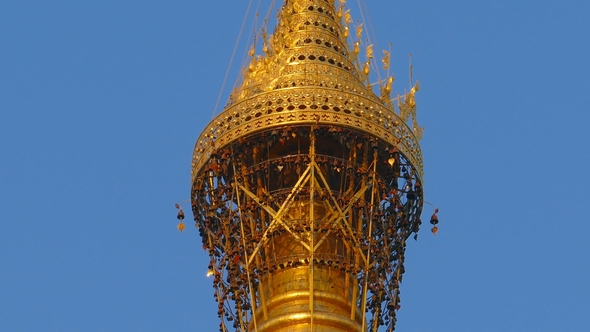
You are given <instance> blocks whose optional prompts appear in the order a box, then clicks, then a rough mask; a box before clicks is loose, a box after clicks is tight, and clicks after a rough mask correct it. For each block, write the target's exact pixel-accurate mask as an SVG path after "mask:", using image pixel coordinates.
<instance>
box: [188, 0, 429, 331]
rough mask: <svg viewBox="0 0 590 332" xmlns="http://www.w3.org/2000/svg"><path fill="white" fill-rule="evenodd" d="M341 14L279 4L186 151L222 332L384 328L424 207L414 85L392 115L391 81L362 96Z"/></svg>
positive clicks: (297, 3)
mask: <svg viewBox="0 0 590 332" xmlns="http://www.w3.org/2000/svg"><path fill="white" fill-rule="evenodd" d="M344 5H345V1H344V0H339V1H338V4H336V3H335V1H334V0H285V1H284V3H283V6H282V8H281V9H280V10H279V12H278V20H277V26H276V28H275V30H274V32H273V33H272V34H270V35H269V36H266V33H263V36H262V39H263V40H262V54H259V55H257V54H256V52H255V50H256V49H255V47H253V48H252V49H251V52H250V57H251V62H250V63H249V64H248V65H247V66H246V67H245V68H244V69H243V76H242V81H241V84H239V85H238V86H237V88H236V89H235V91H234V92H233V93H232V96H231V97H230V101H229V102H228V104H227V106H226V107H225V109H224V110H223V111H222V112H221V114H219V115H218V116H217V117H216V118H215V119H214V120H213V121H212V122H211V123H210V124H209V125H208V126H207V127H206V129H205V130H204V132H203V133H202V134H201V136H200V137H199V139H198V141H197V143H196V146H195V150H194V155H193V164H192V195H191V200H192V210H193V214H194V220H195V223H196V226H197V228H198V229H199V233H200V235H201V236H202V243H203V248H204V249H205V250H206V251H207V252H208V253H209V256H210V265H209V268H208V270H209V271H210V274H211V275H212V276H213V278H214V280H213V283H214V287H215V297H216V300H217V302H218V310H219V311H218V314H219V317H220V318H221V325H220V331H222V332H225V331H229V330H235V331H240V332H246V331H256V332H287V331H289V332H303V331H314V332H327V331H340V332H345V331H346V332H361V331H362V332H364V331H373V332H376V331H378V330H379V329H380V328H381V326H383V328H385V329H386V330H387V331H393V329H394V327H395V313H396V311H397V310H398V309H399V308H400V305H399V283H400V282H401V278H402V275H403V271H404V252H405V245H406V239H407V238H408V237H410V236H411V235H412V234H416V233H417V232H418V230H419V227H420V224H421V221H420V218H419V216H420V214H421V211H422V206H423V194H422V154H421V150H420V146H419V144H418V142H419V138H420V137H421V135H422V129H421V127H419V126H418V124H417V122H416V118H415V114H416V103H415V98H414V94H415V93H416V92H417V91H418V88H419V86H418V85H416V86H415V87H414V88H412V90H411V91H410V93H408V94H406V95H405V96H404V97H403V98H398V106H397V107H398V108H399V110H397V111H396V109H394V107H396V105H394V103H392V102H391V98H390V93H391V90H392V84H393V76H390V77H389V78H387V79H385V80H384V81H383V82H379V86H380V90H381V96H377V95H375V94H374V93H373V91H372V89H371V88H370V86H369V85H368V80H369V74H370V69H369V68H370V66H371V64H372V63H373V61H375V60H374V56H373V49H372V45H368V46H366V62H361V61H360V60H359V59H358V55H359V53H360V43H359V42H355V43H353V44H352V47H350V45H349V42H348V38H349V30H350V29H351V26H350V25H351V23H352V18H351V14H350V11H349V10H347V9H345V6H344ZM354 29H355V30H356V35H361V34H362V27H361V26H360V25H359V26H357V27H356V28H354ZM353 34H355V33H353ZM357 38H359V39H360V37H358V36H357ZM386 55H387V57H386V58H387V59H386V60H387V66H389V55H388V53H386ZM384 63H385V61H384ZM374 68H375V67H374ZM410 116H411V117H412V120H411V121H410ZM183 226H184V225H183ZM416 236H417V234H416Z"/></svg>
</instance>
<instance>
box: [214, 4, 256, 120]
mask: <svg viewBox="0 0 590 332" xmlns="http://www.w3.org/2000/svg"><path fill="white" fill-rule="evenodd" d="M252 1H253V0H250V3H249V4H248V9H247V10H246V15H245V16H244V20H243V21H242V28H241V29H240V34H239V35H238V39H237V40H236V45H235V46H234V51H233V53H232V56H231V59H230V61H229V66H228V67H227V71H226V72H225V78H224V79H223V84H222V85H221V90H220V91H219V96H217V102H216V103H215V108H214V109H213V114H212V116H211V119H213V118H214V117H215V114H216V113H217V108H218V107H219V101H220V100H221V95H222V93H223V90H224V89H225V83H226V82H227V78H228V77H229V72H230V70H231V67H232V63H233V62H234V57H235V55H236V52H237V49H238V45H239V43H240V39H241V38H242V32H243V31H244V26H245V25H246V20H247V18H248V14H249V13H250V7H251V6H252Z"/></svg>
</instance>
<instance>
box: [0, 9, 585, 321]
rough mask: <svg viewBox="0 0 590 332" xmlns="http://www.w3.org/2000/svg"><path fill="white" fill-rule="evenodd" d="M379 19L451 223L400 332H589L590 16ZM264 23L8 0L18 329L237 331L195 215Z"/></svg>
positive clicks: (429, 195)
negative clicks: (180, 219) (194, 168)
mask: <svg viewBox="0 0 590 332" xmlns="http://www.w3.org/2000/svg"><path fill="white" fill-rule="evenodd" d="M268 2H269V1H263V4H262V6H263V7H265V6H267V5H268ZM350 2H351V5H353V4H356V1H350ZM366 2H367V7H368V9H369V13H370V17H371V24H372V27H373V29H372V30H373V31H374V32H375V34H376V36H375V38H376V43H377V46H378V47H376V49H375V51H376V54H377V52H379V53H380V49H383V48H387V45H388V44H389V43H392V45H393V46H392V61H393V64H392V67H393V69H394V72H395V74H396V77H397V80H396V83H395V85H394V90H395V91H400V92H403V90H404V89H407V87H408V79H407V78H406V77H407V71H408V70H407V67H408V60H407V54H408V53H412V54H413V64H414V77H415V78H417V79H419V80H420V82H421V90H420V92H419V93H418V95H417V102H418V108H419V109H418V112H419V113H418V120H419V121H420V124H421V125H422V126H423V127H425V135H424V139H423V140H422V142H421V143H422V148H423V153H424V158H425V194H426V200H427V201H429V202H431V203H433V204H435V205H436V206H437V207H439V208H440V210H441V212H440V214H439V216H440V219H441V224H440V225H439V226H440V231H439V233H438V235H437V236H436V237H434V236H432V234H431V233H430V232H429V230H428V229H427V228H424V229H423V230H422V234H421V235H420V238H419V240H418V242H412V243H410V244H409V246H408V252H407V268H406V271H407V272H406V274H405V277H404V282H403V284H402V289H401V291H402V302H401V305H402V308H401V311H400V312H399V315H398V325H397V331H588V330H590V321H589V320H588V312H589V311H590V283H589V282H588V280H589V275H590V246H589V245H588V236H589V235H590V222H589V221H588V220H587V219H586V218H587V213H588V212H587V211H588V204H589V198H590V196H589V195H588V194H587V192H588V191H587V190H588V188H589V187H590V177H589V172H588V169H589V167H588V164H589V161H590V157H589V156H588V154H589V153H590V148H589V142H590V131H589V130H588V123H590V112H589V109H588V105H590V97H589V93H588V90H589V89H588V88H589V87H590V86H589V85H590V84H589V83H588V77H589V76H590V62H589V61H588V54H589V53H590V38H588V36H589V35H590V25H589V24H588V17H589V15H590V4H589V3H588V2H586V1H581V0H564V1H559V2H557V1H545V0H540V1H507V0H498V1H488V2H483V1H466V0H449V1H443V2H441V1H432V0H416V1H411V2H410V1H403V2H402V1H385V0H382V1H377V0H375V1H369V0H367V1H366ZM247 5H248V3H247V2H246V1H236V0H231V1H206V2H205V1H190V2H189V1H178V2H174V3H170V2H164V1H149V0H144V1H126V0H122V1H108V0H107V1H86V2H82V1H65V0H56V1H26V0H23V1H11V0H7V1H2V2H0V211H1V213H0V216H1V219H0V222H1V225H2V229H1V230H0V257H1V258H0V330H1V331H216V330H217V326H218V321H217V315H216V304H215V302H214V299H213V289H212V286H211V280H210V279H207V278H206V277H205V273H206V268H207V262H206V261H207V257H206V254H205V252H204V251H202V249H201V248H200V245H199V244H200V240H199V239H198V233H197V232H196V230H195V229H194V228H192V227H187V229H186V230H185V232H184V233H183V234H179V233H178V231H177V230H176V219H175V215H176V210H175V209H174V203H176V202H180V201H182V200H184V199H186V198H188V197H189V187H190V160H191V154H192V149H193V146H194V143H195V140H196V138H197V137H198V135H199V134H200V132H201V130H202V129H203V128H204V126H205V125H206V123H207V122H208V121H209V120H210V119H211V118H212V114H213V110H214V108H215V104H216V101H217V97H218V95H219V91H220V89H221V86H222V83H223V79H224V77H225V72H226V70H227V68H228V64H229V62H230V58H231V55H232V52H233V48H234V45H235V41H236V38H237V36H238V32H239V30H240V26H241V23H242V20H243V17H244V14H245V12H246V8H247ZM265 10H266V9H264V11H265ZM273 15H274V14H273ZM355 18H359V17H358V16H356V17H355ZM246 47H247V46H246V44H244V45H241V46H240V47H239V48H238V55H237V59H238V61H237V63H236V65H237V67H239V64H240V59H241V56H242V54H243V53H244V51H245V49H246ZM236 73H237V68H236V66H234V67H233V68H232V70H231V71H230V76H229V79H228V87H227V88H226V90H227V89H228V88H230V87H231V86H232V85H233V82H234V81H235V79H236ZM226 96H227V91H225V92H224V94H222V102H221V104H222V105H223V104H224V103H225V98H226ZM428 213H429V211H428V209H427V210H426V211H425V214H426V215H425V216H424V219H427V214H428Z"/></svg>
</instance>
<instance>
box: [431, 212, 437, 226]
mask: <svg viewBox="0 0 590 332" xmlns="http://www.w3.org/2000/svg"><path fill="white" fill-rule="evenodd" d="M430 223H431V224H433V225H436V224H438V216H437V215H436V213H433V214H432V216H431V217H430Z"/></svg>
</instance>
